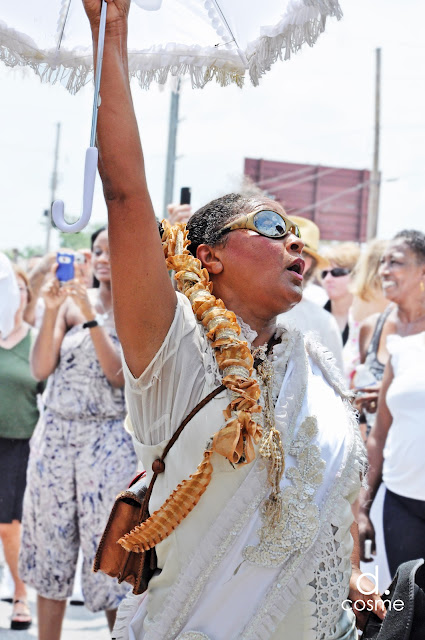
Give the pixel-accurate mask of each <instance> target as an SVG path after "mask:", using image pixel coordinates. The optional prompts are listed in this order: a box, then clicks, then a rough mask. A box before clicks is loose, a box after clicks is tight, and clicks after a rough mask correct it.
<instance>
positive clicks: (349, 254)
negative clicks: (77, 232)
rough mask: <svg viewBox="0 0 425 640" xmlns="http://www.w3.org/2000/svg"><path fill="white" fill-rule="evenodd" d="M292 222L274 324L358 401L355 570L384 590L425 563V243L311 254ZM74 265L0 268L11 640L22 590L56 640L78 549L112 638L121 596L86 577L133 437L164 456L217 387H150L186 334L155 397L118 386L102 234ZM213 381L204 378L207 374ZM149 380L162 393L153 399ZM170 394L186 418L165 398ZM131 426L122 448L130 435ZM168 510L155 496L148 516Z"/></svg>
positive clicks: (311, 232) (120, 373)
mask: <svg viewBox="0 0 425 640" xmlns="http://www.w3.org/2000/svg"><path fill="white" fill-rule="evenodd" d="M240 198H241V201H243V197H242V196H240ZM261 206H264V205H261ZM270 206H271V205H270ZM273 206H274V209H276V208H277V205H276V203H274V205H273ZM202 218H205V219H207V213H206V212H205V211H204V210H201V212H200V213H197V214H195V215H194V216H192V211H191V209H190V207H189V206H187V205H184V206H180V205H171V206H170V207H169V220H170V223H171V224H175V223H176V220H177V221H179V222H187V223H188V226H189V228H191V225H192V224H193V220H197V219H198V220H200V219H202ZM292 222H294V223H295V224H297V225H298V227H299V229H300V230H301V239H302V244H303V246H302V248H301V251H299V253H300V255H301V257H302V258H303V259H304V260H305V264H306V266H305V271H304V273H305V278H304V283H303V294H304V295H303V298H302V300H300V301H299V302H298V304H297V305H295V306H293V307H292V308H291V309H289V310H288V311H287V312H284V313H280V314H278V322H279V324H280V325H281V326H282V327H285V328H286V330H287V331H294V332H295V331H298V332H301V333H302V334H303V335H304V337H305V338H306V339H307V342H308V340H310V341H317V342H316V344H319V343H320V344H321V345H323V347H324V352H326V358H327V362H331V360H332V361H333V363H334V365H335V366H336V369H339V371H340V373H341V374H342V375H343V376H344V378H345V384H346V387H347V388H348V389H350V388H351V390H352V391H353V393H354V394H355V395H354V403H355V406H356V408H357V409H358V411H359V418H360V420H359V422H360V427H361V432H362V436H363V439H364V441H365V442H366V444H367V449H368V459H369V465H370V470H369V476H368V478H369V480H368V482H369V486H368V488H367V489H366V488H364V489H362V491H361V495H360V500H359V505H358V516H357V517H358V523H359V532H360V550H361V554H362V556H363V561H364V562H368V561H370V560H373V559H375V562H376V563H377V565H378V566H380V568H381V572H382V573H385V572H386V571H387V570H386V564H387V562H388V565H389V572H390V574H391V575H394V574H395V571H396V569H397V567H398V566H399V565H400V564H401V563H402V562H403V561H406V560H407V559H409V558H416V557H421V556H423V555H424V545H423V540H424V539H425V538H424V534H425V531H424V527H423V509H424V506H423V505H424V501H425V496H424V495H423V479H422V473H421V451H422V447H421V445H422V428H421V409H422V404H423V395H424V394H423V391H424V387H425V379H424V375H423V360H422V357H421V354H422V352H423V351H424V349H425V338H424V336H425V313H424V310H425V306H424V302H425V286H424V283H425V235H424V234H423V233H422V232H420V231H402V232H400V233H398V234H397V235H396V236H395V238H394V239H393V240H391V241H388V242H384V241H372V242H370V243H368V244H367V245H365V246H363V247H362V248H361V247H360V246H358V245H354V244H353V243H333V244H332V245H331V246H328V247H327V248H325V249H321V246H320V242H319V230H318V227H317V226H316V225H315V224H314V223H313V222H312V221H310V220H308V219H307V218H305V219H302V218H295V219H293V220H292ZM299 242H301V240H300V241H299ZM322 246H323V243H322ZM71 253H72V251H71ZM79 253H81V254H82V255H84V258H85V260H84V262H82V261H80V262H76V263H75V264H76V274H75V278H74V279H73V280H71V281H69V282H68V283H64V284H63V283H62V284H61V283H60V282H59V281H58V279H57V278H56V275H55V270H56V268H57V263H56V254H55V253H52V254H49V255H47V256H45V257H44V258H40V259H39V260H38V261H37V263H36V264H35V265H34V264H33V266H32V267H31V270H30V272H29V273H27V272H26V271H25V270H24V268H23V267H24V266H25V263H24V261H20V262H21V264H20V265H19V266H17V265H15V266H14V269H13V271H9V272H8V273H7V274H6V270H5V269H6V268H5V267H4V264H3V273H2V276H3V277H2V280H1V282H2V287H3V288H2V294H3V295H4V297H3V300H6V299H8V300H9V304H10V306H11V309H12V307H13V304H14V296H13V288H14V286H13V284H14V285H15V286H16V287H17V290H18V293H19V298H18V299H16V298H15V307H13V310H14V316H13V323H12V324H11V323H9V327H8V328H6V323H5V322H4V318H3V320H2V336H1V339H0V380H1V385H0V388H1V407H2V409H1V414H0V424H1V431H0V438H1V447H0V452H1V453H0V456H1V464H2V469H3V470H4V474H5V476H6V482H5V483H4V484H3V488H2V490H1V491H0V519H1V523H0V537H1V541H2V544H3V550H4V556H5V560H6V562H7V565H8V567H9V570H10V574H11V576H12V579H13V583H14V593H13V594H11V596H12V598H13V612H12V622H11V626H12V628H13V629H23V628H27V627H28V626H29V625H30V624H31V612H30V610H29V608H28V603H27V593H26V584H28V585H30V586H31V587H33V588H35V589H36V591H37V594H38V625H39V637H40V638H41V639H43V640H44V639H49V640H50V638H51V639H52V640H53V639H55V638H56V639H57V638H59V637H60V633H61V624H62V620H63V616H64V613H65V608H66V602H67V599H69V597H70V596H71V593H72V589H73V581H74V574H75V567H76V562H77V557H78V552H79V549H81V551H82V554H83V558H84V563H83V571H82V577H81V580H82V590H83V597H84V601H85V604H86V606H87V607H88V608H89V609H90V610H92V611H98V610H105V612H106V615H107V619H108V622H109V625H110V628H111V629H112V626H113V623H114V621H115V614H116V609H117V607H118V605H119V602H120V601H121V600H122V598H123V597H124V595H125V594H126V593H127V591H128V588H127V587H126V586H124V585H118V584H117V583H116V581H114V580H112V579H111V578H109V577H107V576H106V575H104V574H102V573H96V574H95V573H93V571H92V565H93V559H94V554H95V551H96V548H97V545H98V543H99V539H100V536H101V534H102V532H103V529H104V527H105V523H106V520H107V517H108V515H109V511H110V508H111V505H112V503H113V500H114V497H115V495H116V494H117V493H118V492H119V491H120V490H121V489H122V488H124V487H125V486H126V485H127V484H128V482H129V481H130V480H131V478H132V477H133V476H134V475H135V474H136V470H137V459H136V455H135V452H134V448H133V444H132V441H131V435H133V438H137V439H140V441H142V442H143V443H144V445H151V446H152V445H156V446H157V443H162V442H163V441H167V439H168V438H169V437H170V436H171V431H172V429H173V427H174V425H176V424H177V423H178V422H179V421H181V419H182V418H183V417H184V413H185V411H186V409H185V407H186V406H191V405H192V404H196V398H195V397H193V394H194V393H197V394H198V395H199V396H202V395H204V394H206V392H207V391H208V390H209V388H210V386H214V384H217V383H218V380H216V379H215V378H216V377H217V371H216V372H215V376H214V375H212V377H211V379H210V380H208V384H209V386H208V384H207V381H206V380H207V379H206V380H203V378H202V376H201V370H202V369H199V368H196V369H195V368H192V369H191V371H190V375H189V372H188V371H185V369H184V368H183V371H185V377H184V378H183V379H182V378H181V374H182V370H181V367H178V368H177V369H176V368H175V364H173V369H174V370H173V371H172V370H167V375H166V376H164V377H163V376H161V375H160V370H161V368H162V367H164V366H165V364H166V363H167V361H169V358H170V356H169V352H170V351H173V350H174V349H175V348H176V342H177V343H178V344H181V345H185V346H184V349H183V347H182V346H181V347H180V349H182V354H181V355H180V358H190V357H191V356H190V349H191V348H193V347H191V346H190V344H191V341H193V340H194V339H195V336H192V334H193V331H194V329H195V328H194V327H193V328H192V329H191V330H189V334H187V333H186V331H187V329H185V328H184V325H183V326H182V327H181V329H178V328H177V327H174V329H173V332H176V333H177V334H178V335H177V336H174V337H173V335H172V334H171V333H168V334H167V338H166V343H165V344H166V349H165V353H163V352H161V355H160V357H159V358H156V359H155V358H154V360H156V362H155V365H154V367H153V368H152V365H149V366H148V368H147V370H148V372H149V379H150V380H151V382H148V379H147V376H146V372H142V374H141V376H140V377H139V378H137V380H135V378H134V377H133V374H132V373H130V370H129V368H128V366H126V365H125V363H124V370H123V368H122V364H121V356H120V353H119V344H118V339H117V334H116V330H115V325H114V313H113V307H112V295H111V273H110V260H109V244H108V230H107V228H105V227H102V228H100V229H99V230H97V231H96V232H95V233H94V234H93V236H92V246H91V250H90V251H89V250H88V249H82V250H81V251H80V252H79ZM297 253H298V252H297ZM12 280H13V282H12ZM89 283H91V284H92V285H93V284H94V285H95V286H87V285H88V284H89ZM324 300H325V302H324V304H323V301H324ZM16 303H17V306H16ZM3 312H4V310H3ZM181 313H184V310H183V309H182V311H181ZM186 313H187V312H186ZM4 315H5V314H4V313H3V316H4ZM9 315H10V314H9ZM174 322H175V320H174ZM90 323H93V325H94V326H90ZM87 324H88V325H89V326H86V325H87ZM241 328H242V330H243V332H244V337H246V338H248V339H249V338H251V335H250V333H251V330H250V329H249V327H246V326H245V324H244V323H242V322H241ZM195 335H196V334H195ZM188 336H189V337H190V338H189V337H188ZM196 340H199V336H198V337H197V338H196ZM164 348H165V347H162V348H161V351H163V350H164ZM198 348H199V347H198ZM205 349H206V347H205V346H203V347H201V350H202V351H204V350H205ZM183 354H185V355H183ZM274 357H276V356H274ZM204 358H205V355H204ZM184 365H185V366H186V365H187V363H184ZM133 366H134V365H133ZM182 366H183V365H182ZM203 366H205V362H204V365H203ZM151 368H152V370H150V369H151ZM208 368H210V370H211V371H214V367H213V365H212V363H210V362H209V363H208V365H207V369H208ZM210 375H211V374H210ZM176 376H177V378H176ZM124 377H127V381H128V392H127V405H126V403H125V399H124V392H123V387H124ZM155 377H157V378H158V379H161V380H162V387H163V386H164V385H165V386H166V389H164V388H159V386H158V383H157V384H156V385H152V378H155ZM176 386H177V388H178V391H179V393H178V398H179V402H180V404H178V403H176V399H175V396H174V392H171V391H170V389H173V388H176ZM145 387H146V390H145V389H144V388H145ZM197 388H198V391H197ZM148 389H149V392H148V391H147V390H148ZM183 389H185V394H186V395H187V397H184V396H183ZM142 390H143V393H142ZM165 397H168V398H169V400H168V401H167V406H164V401H165V400H164V398H165ZM142 399H143V402H141V400H142ZM319 409H320V408H319V407H317V408H316V415H318V414H319V413H320V411H319ZM127 411H128V412H129V414H130V417H131V421H132V430H133V433H132V434H130V433H129V430H128V429H127V430H126V429H124V419H125V416H126V413H127ZM213 413H214V415H215V413H216V412H213ZM340 418H341V416H340ZM142 421H143V424H149V425H150V429H149V431H146V430H145V431H144V432H142V426H141V424H142ZM194 428H196V425H194ZM170 429H171V430H170ZM34 430H35V431H34ZM30 446H31V454H30ZM24 469H27V474H25V473H24V472H23V470H24ZM381 483H383V484H382V486H385V488H384V494H385V499H384V505H383V513H382V512H381V510H379V511H378V512H377V513H375V517H374V522H372V519H371V517H370V509H371V506H372V504H373V501H374V499H375V497H376V494H377V492H378V489H379V488H380V486H381ZM176 484H178V479H177V478H176ZM25 487H26V490H25ZM169 487H170V485H169V484H167V487H166V488H165V491H168V490H169ZM381 490H382V489H381ZM24 494H25V499H24ZM164 495H165V494H164ZM163 498H164V496H158V498H157V506H158V507H159V506H160V503H161V501H163ZM381 518H383V521H381ZM210 524H211V523H210ZM375 529H377V530H378V531H377V533H378V535H381V539H382V533H383V540H384V541H385V548H384V549H380V548H378V549H377V546H376V543H375V540H376V534H375ZM365 540H371V541H372V553H373V555H372V558H367V557H365V554H364V542H365ZM377 551H378V552H379V553H378V555H376V552H377ZM223 586H224V585H222V587H223ZM158 606H160V605H158ZM139 615H140V614H139ZM145 615H146V612H145ZM204 615H205V612H204ZM226 633H227V631H226ZM136 637H137V636H136ZM140 637H142V636H140ZM212 637H213V636H212ZM221 637H225V636H224V635H223V636H221ZM226 637H227V636H226ZM235 637H236V636H235ZM276 637H279V636H276Z"/></svg>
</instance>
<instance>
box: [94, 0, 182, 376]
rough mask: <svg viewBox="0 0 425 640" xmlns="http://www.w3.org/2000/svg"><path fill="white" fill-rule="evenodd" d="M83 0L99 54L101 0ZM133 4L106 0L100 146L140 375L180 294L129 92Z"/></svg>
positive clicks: (126, 323)
mask: <svg viewBox="0 0 425 640" xmlns="http://www.w3.org/2000/svg"><path fill="white" fill-rule="evenodd" d="M83 2H84V7H85V10H86V13H87V16H88V18H89V21H90V25H91V29H92V33H93V45H94V52H95V53H94V55H96V51H97V37H98V29H99V20H100V9H101V1H100V0H83ZM129 7H130V0H108V11H107V23H106V36H105V48H104V55H103V66H102V80H101V85H100V95H101V105H100V107H99V116H98V125H97V146H98V149H99V172H100V175H101V178H102V182H103V191H104V195H105V200H106V204H107V207H108V217H109V245H110V257H111V274H112V296H113V305H114V315H115V322H116V328H117V332H118V336H119V339H120V342H121V345H122V348H123V351H124V355H125V358H126V362H127V364H128V366H129V368H130V370H131V372H132V373H133V375H134V376H136V377H138V376H139V375H140V374H141V373H142V372H143V371H144V369H145V368H146V367H147V365H148V364H149V362H150V361H151V360H152V358H153V356H154V355H155V353H156V352H157V351H158V349H159V347H160V345H161V344H162V342H163V340H164V338H165V336H166V334H167V331H168V329H169V327H170V325H171V323H172V320H173V317H174V311H175V306H176V294H175V292H174V289H173V286H172V284H171V281H170V278H169V276H168V272H167V269H166V267H165V260H164V254H163V251H162V246H161V241H160V237H159V233H158V227H157V222H156V218H155V214H154V211H153V208H152V203H151V199H150V196H149V192H148V187H147V184H146V175H145V169H144V160H143V152H142V147H141V143H140V137H139V131H138V128H137V122H136V117H135V114H134V108H133V102H132V98H131V91H130V83H129V77H128V61H127V17H128V12H129Z"/></svg>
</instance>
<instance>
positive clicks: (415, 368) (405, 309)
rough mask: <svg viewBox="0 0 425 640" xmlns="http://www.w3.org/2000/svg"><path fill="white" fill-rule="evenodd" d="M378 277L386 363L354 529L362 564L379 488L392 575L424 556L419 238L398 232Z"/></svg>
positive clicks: (423, 289)
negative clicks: (386, 304)
mask: <svg viewBox="0 0 425 640" xmlns="http://www.w3.org/2000/svg"><path fill="white" fill-rule="evenodd" d="M380 275H381V279H382V288H383V290H384V293H385V294H386V296H387V297H388V299H390V300H391V301H392V302H394V303H396V305H397V306H395V307H393V308H392V310H391V313H390V314H389V317H388V318H387V320H386V322H385V325H388V327H389V329H386V330H387V332H388V330H390V331H391V333H390V335H388V333H387V335H388V337H387V350H388V353H389V361H388V362H387V364H386V366H385V370H384V377H383V380H382V386H381V388H380V392H379V398H378V409H377V415H376V421H375V424H374V425H373V427H372V430H371V432H370V434H369V438H368V441H367V449H368V457H369V464H370V470H369V487H368V489H363V490H362V493H361V498H360V515H359V529H360V538H361V548H362V555H363V557H362V560H364V561H370V559H368V558H365V557H364V541H365V540H367V539H369V540H372V552H375V530H374V527H373V524H372V522H371V519H370V510H371V507H372V504H373V501H374V499H375V496H376V494H377V492H378V489H379V487H380V485H381V482H384V483H385V486H386V489H387V490H386V494H385V502H384V537H385V547H386V551H387V558H388V564H389V568H390V572H391V574H392V575H393V576H394V574H395V572H396V570H397V567H398V566H399V565H400V564H401V563H402V562H406V561H407V560H413V559H416V558H421V557H422V558H423V557H425V474H424V464H423V451H424V449H425V429H424V415H425V366H424V362H425V234H423V233H422V232H420V231H409V230H406V231H401V232H400V233H398V234H397V235H396V236H395V237H394V238H393V240H392V241H391V242H390V244H389V246H388V248H387V249H386V251H385V253H384V255H383V258H382V263H381V267H380ZM421 586H422V587H425V580H423V581H422V585H421Z"/></svg>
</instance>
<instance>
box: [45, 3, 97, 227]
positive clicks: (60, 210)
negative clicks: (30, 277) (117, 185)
mask: <svg viewBox="0 0 425 640" xmlns="http://www.w3.org/2000/svg"><path fill="white" fill-rule="evenodd" d="M107 9H108V5H107V3H106V2H105V0H102V11H101V14H100V25H99V41H98V44H97V67H96V76H95V80H94V99H93V115H92V123H91V134H90V147H89V148H88V149H87V151H86V162H85V165H84V189H83V211H82V213H81V216H80V218H79V219H78V220H77V221H76V222H73V223H71V224H69V223H68V222H67V221H66V220H65V215H64V203H63V202H62V200H55V202H54V203H53V205H52V219H53V222H54V223H55V225H56V226H57V227H58V229H60V231H65V232H66V233H77V231H81V229H84V227H85V226H86V225H87V224H88V223H89V220H90V216H91V211H92V207H93V194H94V184H95V181H96V169H97V157H98V151H97V148H96V147H95V141H96V127H97V112H98V109H99V105H100V96H99V91H100V79H101V77H102V61H103V47H104V44H105V27H106V11H107Z"/></svg>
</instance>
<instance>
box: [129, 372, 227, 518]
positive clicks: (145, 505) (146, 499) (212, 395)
mask: <svg viewBox="0 0 425 640" xmlns="http://www.w3.org/2000/svg"><path fill="white" fill-rule="evenodd" d="M225 388H226V387H225V386H224V384H221V385H220V386H219V387H216V389H214V391H211V393H209V394H208V395H207V396H205V398H204V399H203V400H201V402H199V403H198V404H197V405H196V407H195V408H194V409H192V411H191V412H190V413H189V414H188V415H187V416H186V418H185V419H184V420H183V422H182V423H181V425H180V426H179V428H178V429H177V431H175V433H174V435H173V436H172V438H170V440H169V442H168V444H167V446H166V447H165V449H164V451H163V453H162V456H161V457H160V458H159V459H158V461H160V462H164V458H165V456H166V455H167V453H168V452H169V450H170V449H171V447H172V446H173V445H174V444H175V442H176V440H177V438H178V437H179V435H180V434H181V432H182V431H183V429H184V428H185V426H186V425H187V424H188V422H190V421H191V420H192V418H193V417H194V416H195V415H196V414H197V413H198V411H200V410H201V409H203V408H204V407H205V405H206V404H208V402H209V401H210V400H212V399H213V398H215V397H216V396H218V394H219V393H221V392H222V391H224V390H225ZM155 462H157V461H156V460H155V461H154V463H155ZM159 473H160V472H157V471H154V474H153V476H152V479H151V481H150V484H149V487H148V489H147V491H146V494H145V497H144V499H143V505H142V521H143V520H144V519H145V518H146V517H147V514H148V507H149V500H150V497H151V493H152V489H153V486H154V484H155V481H156V479H157V477H158V475H159Z"/></svg>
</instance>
